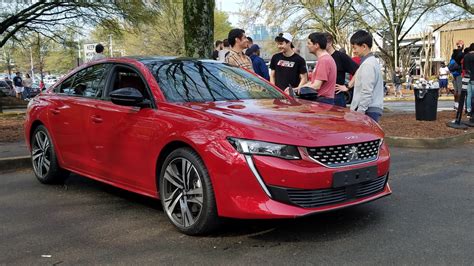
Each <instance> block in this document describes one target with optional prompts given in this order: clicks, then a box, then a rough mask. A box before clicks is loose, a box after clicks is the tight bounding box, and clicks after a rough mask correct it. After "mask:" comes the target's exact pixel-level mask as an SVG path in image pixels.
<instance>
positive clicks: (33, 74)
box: [30, 46, 35, 82]
mask: <svg viewBox="0 0 474 266" xmlns="http://www.w3.org/2000/svg"><path fill="white" fill-rule="evenodd" d="M30 63H31V79H32V80H33V82H35V73H34V72H33V69H34V67H33V50H31V46H30Z"/></svg>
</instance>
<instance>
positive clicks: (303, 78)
mask: <svg viewBox="0 0 474 266" xmlns="http://www.w3.org/2000/svg"><path fill="white" fill-rule="evenodd" d="M292 40H293V36H291V34H289V33H286V32H285V33H280V34H279V35H278V36H277V37H276V38H275V42H276V43H277V46H278V49H279V50H280V51H281V52H280V53H278V54H274V55H273V57H272V59H271V61H270V69H271V73H270V82H271V83H272V84H274V85H276V86H277V87H278V88H280V89H282V90H285V89H286V88H287V87H289V86H291V87H293V88H296V87H300V86H302V85H303V84H306V82H307V81H308V75H307V74H308V71H307V70H306V61H305V60H304V59H303V57H301V56H299V55H298V54H296V53H295V52H294V51H293V44H292V43H291V42H292Z"/></svg>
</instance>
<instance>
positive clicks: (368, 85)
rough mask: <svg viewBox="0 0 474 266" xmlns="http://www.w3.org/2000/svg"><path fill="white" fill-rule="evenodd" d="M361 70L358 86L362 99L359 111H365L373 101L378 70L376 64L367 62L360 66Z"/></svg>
mask: <svg viewBox="0 0 474 266" xmlns="http://www.w3.org/2000/svg"><path fill="white" fill-rule="evenodd" d="M358 71H361V73H360V75H361V77H360V79H358V85H357V86H358V88H359V87H360V101H359V105H358V108H357V112H360V113H365V111H367V109H369V105H370V103H371V102H372V92H373V90H374V88H375V84H376V70H375V66H374V65H369V64H365V65H363V66H361V67H360V68H359V70H358Z"/></svg>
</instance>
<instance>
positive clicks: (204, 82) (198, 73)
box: [148, 61, 285, 102]
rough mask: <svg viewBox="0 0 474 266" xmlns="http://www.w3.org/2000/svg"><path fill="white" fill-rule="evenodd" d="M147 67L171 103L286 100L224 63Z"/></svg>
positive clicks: (269, 88) (275, 90) (182, 62)
mask: <svg viewBox="0 0 474 266" xmlns="http://www.w3.org/2000/svg"><path fill="white" fill-rule="evenodd" d="M148 67H149V68H150V70H151V71H152V73H153V75H154V76H155V78H156V80H157V81H158V84H159V85H160V88H161V90H162V91H163V94H164V95H165V97H166V99H167V100H168V101H170V102H207V101H224V100H243V99H284V98H285V96H284V95H283V94H282V93H281V92H280V91H278V90H277V89H275V88H273V87H272V86H271V85H269V84H268V83H266V82H264V81H262V80H261V79H259V78H257V77H256V76H254V75H252V74H250V73H248V72H246V71H245V70H243V69H241V68H238V67H233V66H229V65H226V64H221V63H212V62H202V61H175V62H173V61H172V62H164V63H155V64H149V65H148Z"/></svg>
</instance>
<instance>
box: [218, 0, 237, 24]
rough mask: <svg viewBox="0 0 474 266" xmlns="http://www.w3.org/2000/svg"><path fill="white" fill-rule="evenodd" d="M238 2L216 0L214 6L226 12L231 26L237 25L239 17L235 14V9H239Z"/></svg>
mask: <svg viewBox="0 0 474 266" xmlns="http://www.w3.org/2000/svg"><path fill="white" fill-rule="evenodd" d="M239 2H240V0H217V1H216V6H217V8H218V9H220V10H222V11H225V12H227V14H228V15H229V22H230V23H231V24H232V26H235V27H237V24H238V23H239V17H238V16H237V14H236V13H233V12H236V11H239V8H240V6H239Z"/></svg>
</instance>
